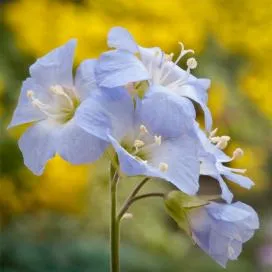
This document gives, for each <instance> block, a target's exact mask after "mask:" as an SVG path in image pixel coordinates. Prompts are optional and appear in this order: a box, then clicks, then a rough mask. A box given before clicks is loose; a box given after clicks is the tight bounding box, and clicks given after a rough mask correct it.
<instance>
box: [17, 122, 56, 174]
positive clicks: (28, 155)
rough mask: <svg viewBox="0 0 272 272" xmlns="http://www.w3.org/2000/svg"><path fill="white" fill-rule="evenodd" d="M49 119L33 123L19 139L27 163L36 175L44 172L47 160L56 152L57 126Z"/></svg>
mask: <svg viewBox="0 0 272 272" xmlns="http://www.w3.org/2000/svg"><path fill="white" fill-rule="evenodd" d="M57 127H58V125H56V124H53V123H52V122H50V121H48V120H44V121H40V122H38V123H37V124H35V125H33V126H32V127H30V128H29V129H27V131H26V132H25V133H24V134H23V135H22V137H21V138H20V139H19V148H20V150H21V152H22V153H23V157H24V163H25V165H26V166H27V167H28V168H29V169H30V170H31V171H32V172H33V173H34V174H36V175H41V174H42V173H43V170H44V167H45V164H46V162H47V161H48V160H49V159H50V158H52V157H53V156H54V155H55V153H56V137H57V136H56V134H55V132H56V128H57Z"/></svg>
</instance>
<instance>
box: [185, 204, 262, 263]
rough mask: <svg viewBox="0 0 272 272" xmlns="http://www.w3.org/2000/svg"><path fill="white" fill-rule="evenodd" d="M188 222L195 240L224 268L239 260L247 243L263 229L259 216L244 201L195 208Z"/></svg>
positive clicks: (189, 215) (191, 211)
mask: <svg viewBox="0 0 272 272" xmlns="http://www.w3.org/2000/svg"><path fill="white" fill-rule="evenodd" d="M188 219H189V222H190V227H191V231H192V238H193V240H194V241H195V242H196V243H197V244H198V246H199V247H200V248H201V249H202V250H204V251H205V252H206V253H207V254H208V255H210V256H211V257H212V258H213V259H214V260H215V261H216V262H217V263H218V264H220V265H221V266H223V267H226V264H227V262H228V260H236V259H237V258H238V256H239V255H240V253H241V251H242V245H243V243H245V242H247V241H248V240H249V239H251V238H252V236H253V235H254V232H255V230H257V229H258V228H259V219H258V215H257V214H256V212H255V211H254V210H253V208H251V207H250V206H248V205H246V204H244V203H242V202H235V203H233V204H220V203H215V202H211V203H210V204H208V205H206V206H202V207H199V208H196V209H191V210H190V211H189V212H188Z"/></svg>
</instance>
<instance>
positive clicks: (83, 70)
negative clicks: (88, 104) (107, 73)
mask: <svg viewBox="0 0 272 272" xmlns="http://www.w3.org/2000/svg"><path fill="white" fill-rule="evenodd" d="M96 63H97V60H95V59H89V60H85V61H83V62H81V64H80V65H79V67H78V68H77V71H76V76H75V87H76V91H77V93H78V94H79V97H80V100H81V101H83V100H85V99H86V98H88V97H89V96H90V94H91V92H93V91H95V90H97V89H98V87H97V85H96V80H95V74H94V69H95V65H96Z"/></svg>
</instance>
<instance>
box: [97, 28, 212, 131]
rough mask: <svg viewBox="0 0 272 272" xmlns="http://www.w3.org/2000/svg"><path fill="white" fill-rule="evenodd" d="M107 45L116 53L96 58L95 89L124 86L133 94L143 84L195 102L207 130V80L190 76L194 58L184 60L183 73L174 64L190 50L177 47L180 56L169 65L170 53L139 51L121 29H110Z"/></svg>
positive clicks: (148, 50) (210, 123) (153, 50)
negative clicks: (139, 84) (203, 117)
mask: <svg viewBox="0 0 272 272" xmlns="http://www.w3.org/2000/svg"><path fill="white" fill-rule="evenodd" d="M180 44H181V43H180ZM108 46H109V47H111V48H115V49H116V50H113V51H109V52H106V53H103V54H102V55H101V57H100V58H99V61H98V63H97V66H96V76H97V82H98V85H99V86H103V87H107V88H112V87H116V86H126V87H127V88H128V89H129V90H130V91H133V90H135V89H137V84H138V83H139V82H141V81H147V82H148V85H149V87H151V86H153V87H164V89H165V91H166V92H172V93H173V94H175V95H176V96H182V97H185V98H186V99H190V100H193V101H195V102H196V103H198V104H199V105H200V106H201V107H202V109H203V111H204V114H205V124H206V129H207V130H208V131H209V130H210V128H211V126H212V118H211V114H210V111H209V109H208V107H207V99H208V96H207V89H208V88H209V86H210V80H208V79H198V78H196V77H194V76H193V75H191V73H190V71H191V70H192V69H194V68H196V66H197V63H196V60H195V59H194V58H189V59H188V60H187V66H188V68H187V70H186V71H185V70H183V69H181V68H180V67H179V66H178V65H177V64H178V62H179V61H180V59H181V58H183V57H184V56H185V55H186V54H188V53H193V50H185V49H184V46H183V44H181V52H180V55H179V57H178V58H177V60H176V61H175V62H173V61H172V59H173V54H169V55H167V54H165V53H164V52H163V51H162V50H161V49H160V48H158V47H154V48H143V47H141V46H139V45H137V43H136V42H135V41H134V39H133V37H132V36H131V34H130V33H129V32H128V31H127V30H126V29H124V28H122V27H114V28H112V29H111V30H110V32H109V34H108ZM131 83H133V84H131Z"/></svg>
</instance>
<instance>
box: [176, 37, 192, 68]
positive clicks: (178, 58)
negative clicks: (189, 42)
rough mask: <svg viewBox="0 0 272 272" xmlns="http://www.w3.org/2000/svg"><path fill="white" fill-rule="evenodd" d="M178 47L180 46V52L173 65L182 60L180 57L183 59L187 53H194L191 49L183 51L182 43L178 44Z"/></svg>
mask: <svg viewBox="0 0 272 272" xmlns="http://www.w3.org/2000/svg"><path fill="white" fill-rule="evenodd" d="M179 45H180V46H181V50H180V54H179V56H178V57H177V59H176V61H175V64H177V63H178V62H179V61H180V60H181V59H182V57H184V56H185V55H186V54H188V53H193V54H194V53H195V51H194V50H192V49H188V50H185V49H184V45H183V43H182V42H179Z"/></svg>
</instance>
